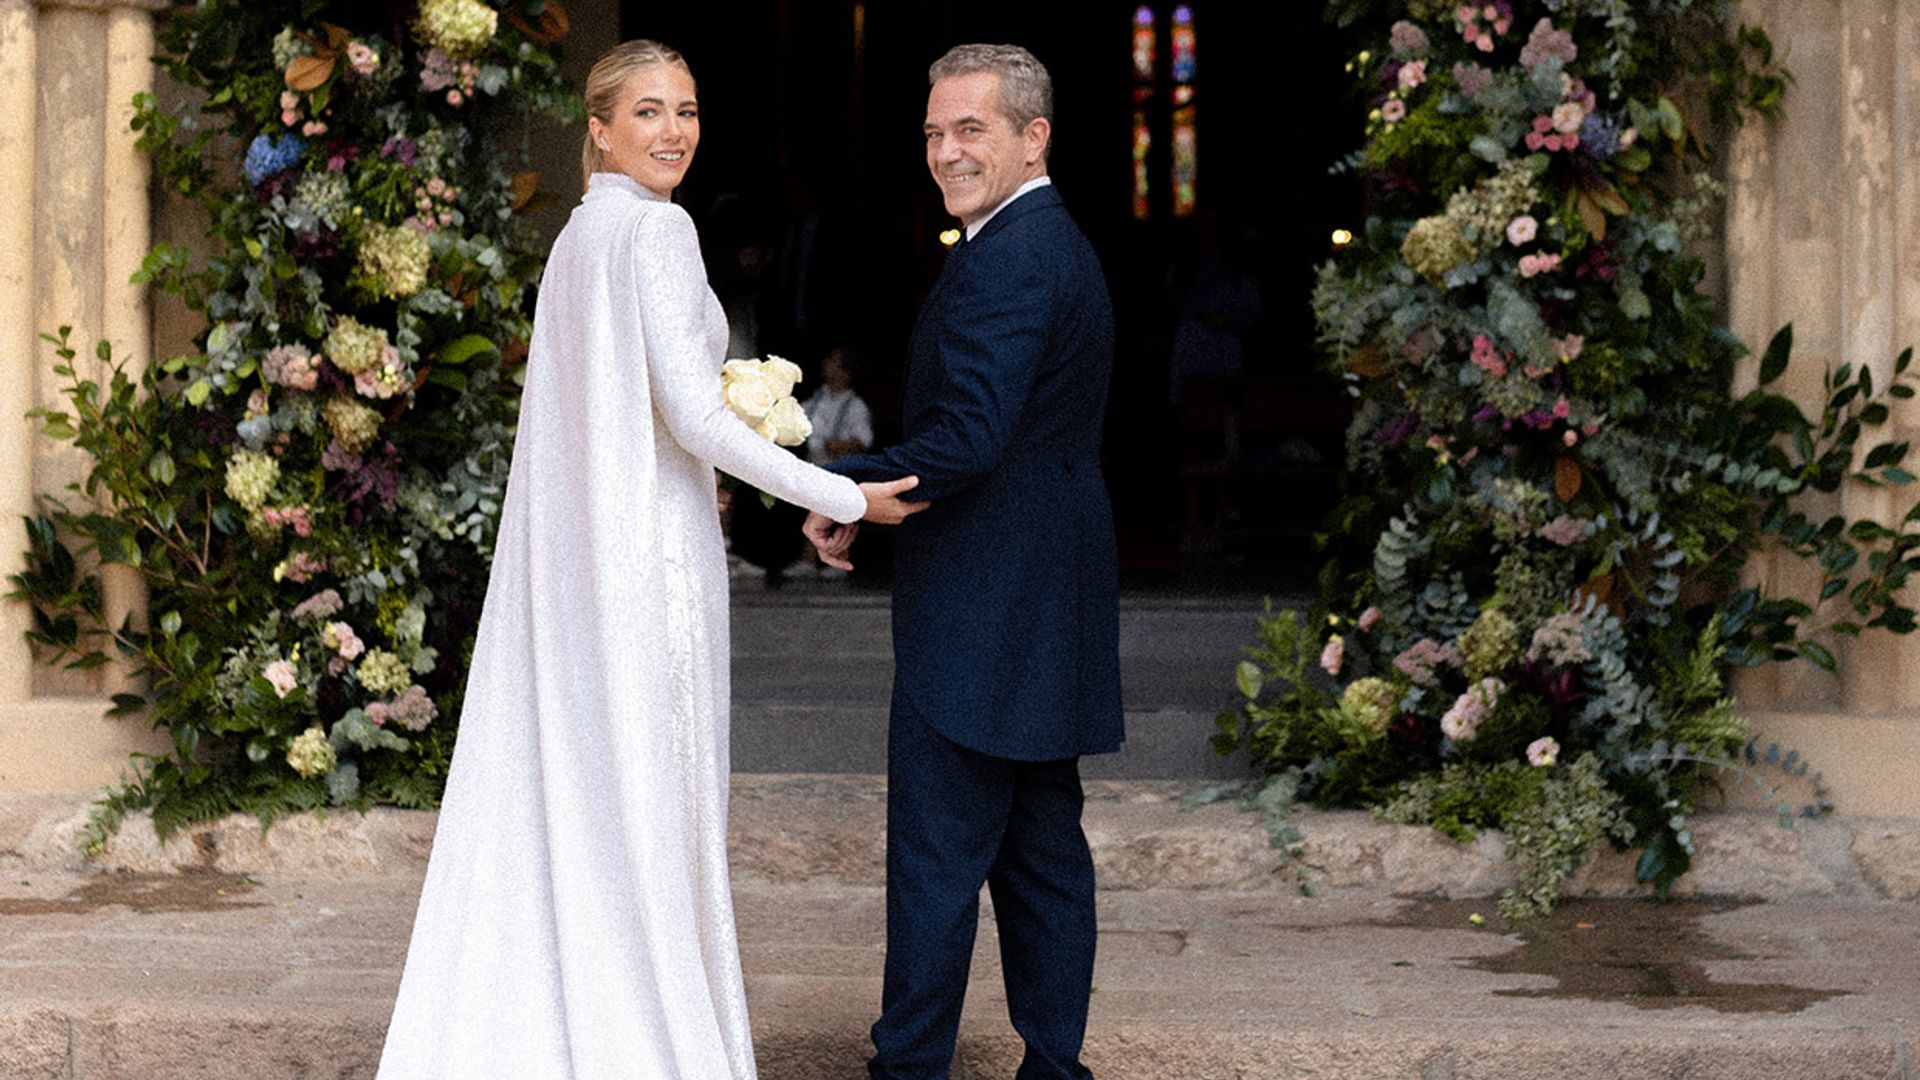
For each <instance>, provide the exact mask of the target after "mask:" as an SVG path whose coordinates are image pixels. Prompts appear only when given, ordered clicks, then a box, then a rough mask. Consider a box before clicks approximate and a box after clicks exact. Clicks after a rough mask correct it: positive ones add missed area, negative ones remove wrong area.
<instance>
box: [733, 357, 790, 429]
mask: <svg viewBox="0 0 1920 1080" xmlns="http://www.w3.org/2000/svg"><path fill="white" fill-rule="evenodd" d="M748 362H749V363H751V361H748ZM734 363H738V361H728V364H729V366H731V365H732V364H734ZM721 385H722V386H724V387H725V389H726V396H727V408H729V409H732V410H733V411H734V414H735V415H737V416H739V417H740V419H742V420H745V421H746V422H747V423H749V424H758V423H759V422H760V421H762V420H764V419H766V417H767V413H768V412H770V411H772V409H773V406H774V404H775V403H776V402H778V401H779V400H780V395H779V394H777V393H775V392H774V389H773V387H772V386H771V385H769V380H768V379H766V378H765V377H764V376H763V375H762V373H761V371H760V368H759V367H758V366H757V365H756V366H755V367H754V368H753V369H752V370H751V371H750V372H749V371H747V370H740V371H733V372H725V373H724V375H723V381H722V384H721Z"/></svg>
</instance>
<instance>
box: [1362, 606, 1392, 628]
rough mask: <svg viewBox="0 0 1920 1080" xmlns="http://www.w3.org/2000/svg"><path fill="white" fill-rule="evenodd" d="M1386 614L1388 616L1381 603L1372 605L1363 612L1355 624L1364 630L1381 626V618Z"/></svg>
mask: <svg viewBox="0 0 1920 1080" xmlns="http://www.w3.org/2000/svg"><path fill="white" fill-rule="evenodd" d="M1385 616H1386V613H1385V612H1383V611H1381V610H1380V605H1378V604H1375V605H1373V606H1372V607H1369V608H1368V609H1367V610H1365V611H1363V612H1361V613H1360V618H1358V619H1357V620H1355V621H1354V625H1356V626H1358V627H1359V628H1360V629H1362V630H1371V629H1373V628H1374V627H1376V626H1379V625H1380V620H1381V619H1382V618H1384V617H1385Z"/></svg>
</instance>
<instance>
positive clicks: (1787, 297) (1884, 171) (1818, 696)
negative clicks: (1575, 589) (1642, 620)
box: [1726, 0, 1920, 817]
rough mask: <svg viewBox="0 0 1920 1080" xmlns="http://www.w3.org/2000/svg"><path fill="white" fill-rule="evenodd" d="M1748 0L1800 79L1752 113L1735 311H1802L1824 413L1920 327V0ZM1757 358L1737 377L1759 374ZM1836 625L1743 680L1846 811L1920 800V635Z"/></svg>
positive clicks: (1734, 207)
mask: <svg viewBox="0 0 1920 1080" xmlns="http://www.w3.org/2000/svg"><path fill="white" fill-rule="evenodd" d="M1741 14H1742V17H1743V18H1744V19H1745V20H1746V21H1748V22H1753V23H1758V24H1759V25H1762V26H1765V27H1766V28H1767V30H1768V32H1769V33H1770V34H1771V35H1772V36H1773V38H1774V43H1775V45H1776V48H1777V52H1778V54H1779V55H1781V56H1783V57H1785V59H1786V62H1787V64H1788V65H1789V66H1790V67H1791V69H1792V70H1793V73H1794V76H1795V79H1796V82H1795V83H1794V85H1793V86H1792V87H1791V88H1790V89H1789V91H1788V93H1787V97H1786V102H1785V115H1784V117H1783V119H1782V120H1781V122H1780V123H1778V124H1767V123H1764V122H1759V121H1752V122H1749V123H1748V125H1747V126H1746V127H1745V128H1744V129H1743V130H1742V131H1741V133H1740V135H1739V136H1738V138H1737V139H1736V140H1735V143H1734V146H1733V148H1732V154H1731V156H1730V158H1729V181H1730V183H1731V187H1732V195H1731V205H1730V206H1729V212H1728V215H1727V231H1728V235H1727V237H1726V255H1727V265H1728V308H1729V319H1730V321H1731V324H1732V327H1733V330H1734V332H1735V333H1737V334H1738V335H1739V336H1740V337H1741V338H1742V339H1743V340H1745V341H1747V342H1748V343H1749V344H1750V345H1752V346H1753V347H1754V348H1755V350H1756V352H1757V350H1758V349H1760V348H1761V347H1763V346H1764V345H1765V343H1766V342H1767V340H1768V339H1769V338H1770V337H1771V335H1772V334H1773V332H1774V331H1775V330H1776V329H1778V328H1779V327H1780V326H1781V325H1783V324H1785V323H1789V322H1791V323H1792V324H1793V327H1794V343H1795V348H1794V357H1793V364H1792V366H1791V367H1790V368H1789V369H1788V371H1787V374H1786V375H1785V376H1784V377H1783V378H1782V379H1781V381H1780V383H1779V384H1778V385H1777V387H1776V389H1778V390H1779V391H1780V392H1782V393H1785V394H1788V395H1789V396H1791V397H1793V398H1794V399H1795V400H1797V401H1799V402H1800V404H1801V408H1802V410H1803V411H1805V412H1807V413H1808V414H1809V415H1817V414H1818V410H1819V409H1820V406H1821V394H1822V391H1821V376H1822V373H1823V372H1824V371H1826V370H1828V369H1831V368H1836V367H1838V366H1839V365H1841V364H1843V363H1845V364H1852V365H1853V366H1854V368H1855V369H1856V370H1857V369H1859V368H1861V367H1866V368H1868V369H1870V370H1871V371H1872V372H1873V373H1874V376H1875V382H1876V384H1877V385H1885V384H1886V381H1887V379H1888V378H1890V377H1891V375H1892V369H1893V363H1894V358H1895V357H1896V356H1897V355H1898V353H1899V352H1900V350H1901V349H1902V348H1904V347H1906V346H1907V345H1920V232H1917V230H1920V186H1916V185H1917V184H1920V132H1916V131H1915V130H1914V125H1915V123H1916V120H1917V119H1920V117H1916V115H1915V112H1914V108H1915V101H1916V97H1915V95H1916V92H1920V51H1916V50H1920V0H1844V2H1842V0H1745V2H1743V3H1742V4H1741ZM1756 362H1757V356H1756V357H1755V358H1753V359H1752V360H1749V361H1748V363H1747V365H1746V367H1745V370H1744V371H1743V373H1742V376H1741V379H1740V380H1739V381H1738V382H1737V384H1736V386H1735V391H1736V392H1741V391H1744V390H1746V389H1748V388H1750V387H1751V386H1752V383H1753V368H1754V365H1755V363H1756ZM1916 420H1920V413H1916V411H1915V408H1914V405H1913V403H1912V402H1907V403H1901V404H1900V405H1899V407H1897V408H1896V411H1895V413H1894V417H1893V421H1892V423H1891V424H1890V425H1889V426H1888V428H1886V429H1883V430H1882V431H1881V432H1880V433H1878V434H1876V435H1874V436H1872V437H1870V439H1869V440H1868V443H1867V445H1869V446H1870V445H1872V444H1873V443H1877V442H1879V441H1881V440H1882V439H1885V438H1892V439H1895V440H1906V439H1913V438H1914V435H1915V430H1916V427H1917V426H1920V425H1917V424H1916ZM1915 441H1916V442H1920V440H1915ZM1916 499H1920V490H1916V489H1915V488H1908V489H1906V490H1903V491H1893V492H1888V491H1876V490H1874V489H1871V488H1868V487H1866V486H1864V485H1857V486H1850V487H1849V488H1848V489H1847V490H1845V491H1843V492H1842V493H1841V494H1840V495H1838V496H1837V497H1817V498H1810V499H1809V500H1808V501H1807V503H1806V504H1805V507H1806V509H1807V511H1808V513H1810V514H1818V515H1824V514H1827V513H1832V512H1834V511H1836V510H1839V511H1844V512H1845V513H1848V514H1850V515H1854V516H1864V517H1871V518H1874V519H1877V520H1879V521H1882V522H1883V523H1885V524H1887V525H1888V526H1890V527H1894V528H1898V527H1899V526H1900V521H1899V518H1900V516H1901V513H1902V509H1903V507H1904V506H1906V505H1911V504H1912V503H1913V502H1914V501H1915V500H1916ZM1754 573H1755V577H1756V578H1757V579H1759V580H1761V581H1763V582H1765V583H1766V584H1767V585H1768V586H1769V587H1771V588H1773V589H1775V590H1778V591H1781V592H1784V593H1790V594H1793V595H1798V596H1802V597H1805V598H1809V599H1810V598H1811V597H1812V596H1813V595H1814V594H1815V591H1816V590H1817V588H1818V581H1819V577H1818V571H1817V570H1816V569H1812V568H1810V567H1807V566H1805V565H1803V564H1801V562H1800V561H1799V560H1793V559H1780V558H1774V559H1766V560H1761V561H1760V563H1759V565H1757V566H1756V567H1755V571H1754ZM1822 640H1823V641H1826V642H1827V643H1828V644H1829V645H1831V646H1832V647H1833V648H1834V650H1835V653H1836V654H1837V656H1838V657H1839V660H1840V666H1841V667H1840V675H1839V677H1838V678H1834V677H1830V676H1827V675H1824V674H1822V673H1820V672H1818V671H1816V670H1815V669H1813V668H1812V667H1811V666H1809V665H1806V664H1802V663H1798V662H1795V663H1791V664H1785V665H1772V666H1770V667H1769V668H1766V669H1762V670H1761V671H1759V672H1754V673H1749V674H1748V675H1746V676H1745V677H1743V678H1742V679H1741V680H1740V681H1739V683H1738V689H1739V692H1740V696H1741V700H1742V702H1743V704H1745V705H1746V706H1747V707H1748V708H1749V709H1752V710H1755V719H1756V728H1757V731H1758V732H1759V734H1761V736H1762V737H1763V739H1765V740H1774V739H1777V740H1778V741H1779V742H1780V743H1781V744H1782V745H1783V746H1785V747H1788V748H1793V749H1798V750H1800V752H1801V753H1802V754H1803V756H1806V757H1807V758H1809V759H1810V760H1812V761H1813V763H1814V767H1815V768H1818V769H1820V770H1822V771H1823V772H1824V773H1825V775H1826V777H1827V779H1828V780H1829V781H1830V782H1831V783H1832V785H1833V788H1834V792H1835V801H1836V802H1837V803H1838V804H1839V807H1840V809H1841V810H1842V811H1843V812H1848V813H1852V814H1861V815H1892V816H1911V817H1920V789H1916V788H1915V787H1914V786H1913V785H1912V784H1911V782H1910V777H1911V776H1912V774H1913V770H1914V769H1915V768H1916V767H1920V639H1916V638H1914V637H1904V638H1903V637H1896V636H1894V635H1891V634H1885V633H1868V634H1865V635H1863V636H1861V637H1859V638H1857V639H1848V638H1838V639H1837V640H1836V639H1834V638H1833V637H1831V636H1829V637H1825V638H1822Z"/></svg>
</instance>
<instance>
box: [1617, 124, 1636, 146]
mask: <svg viewBox="0 0 1920 1080" xmlns="http://www.w3.org/2000/svg"><path fill="white" fill-rule="evenodd" d="M1639 139H1640V129H1639V128H1637V127H1630V128H1628V129H1627V130H1625V131H1623V132H1621V133H1620V149H1622V150H1625V149H1626V148H1627V147H1629V146H1632V145H1633V144H1634V143H1635V142H1637V141H1639Z"/></svg>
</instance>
